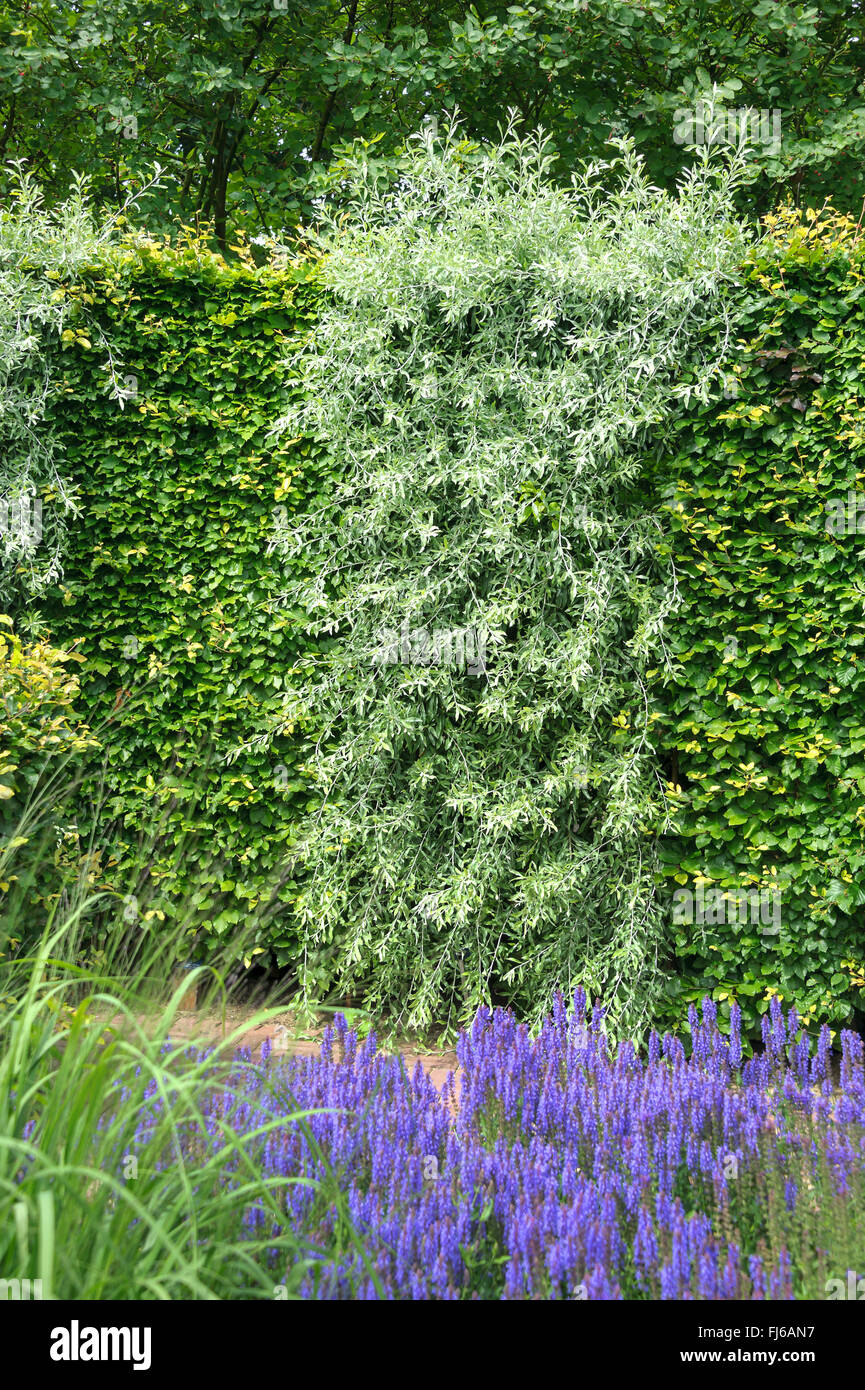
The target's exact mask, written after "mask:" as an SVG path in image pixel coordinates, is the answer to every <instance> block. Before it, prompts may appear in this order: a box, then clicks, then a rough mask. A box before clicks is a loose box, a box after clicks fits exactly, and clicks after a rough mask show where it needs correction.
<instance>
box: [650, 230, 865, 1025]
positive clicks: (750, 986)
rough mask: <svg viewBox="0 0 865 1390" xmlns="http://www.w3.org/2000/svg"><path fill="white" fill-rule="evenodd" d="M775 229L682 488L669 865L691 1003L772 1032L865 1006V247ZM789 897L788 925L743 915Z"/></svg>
mask: <svg viewBox="0 0 865 1390" xmlns="http://www.w3.org/2000/svg"><path fill="white" fill-rule="evenodd" d="M769 225H770V231H771V235H770V236H769V238H768V240H767V241H766V242H765V243H763V244H762V245H761V246H760V247H759V248H758V249H757V250H756V251H755V252H754V253H753V255H752V256H751V258H750V259H749V261H748V262H747V263H746V267H745V273H744V275H743V278H742V286H741V289H740V292H739V296H738V304H737V309H736V314H737V322H738V324H739V330H740V333H741V345H740V348H739V350H738V351H737V353H736V354H735V355H734V356H731V361H730V367H731V376H730V389H729V390H728V397H729V398H728V399H727V400H721V401H720V402H715V403H713V404H709V405H707V406H703V407H697V408H695V409H694V410H693V411H692V412H690V413H689V415H688V417H687V418H686V419H683V420H681V421H680V422H679V431H680V432H679V441H680V453H679V456H678V457H677V458H676V459H675V461H674V463H673V464H672V469H671V475H670V476H672V478H673V479H675V483H674V487H673V489H672V490H671V495H670V503H671V516H672V537H671V547H672V552H673V556H674V559H675V565H676V569H677V571H678V583H679V589H680V598H681V604H680V607H679V609H678V611H677V613H676V615H675V617H674V618H673V620H672V622H671V625H670V640H671V644H672V647H673V652H674V665H673V668H672V672H671V676H670V679H669V680H668V682H667V685H666V691H665V695H664V697H663V700H662V702H661V707H662V708H663V710H664V720H663V724H662V732H661V736H660V742H661V744H662V746H663V747H664V748H665V749H666V750H667V751H668V752H669V753H671V754H673V756H674V763H673V771H672V776H673V780H674V782H676V783H677V784H679V785H678V788H677V789H676V790H675V791H674V792H673V799H674V802H675V804H676V815H675V824H676V829H677V831H678V838H675V839H672V840H670V841H669V842H668V843H667V844H666V846H665V849H664V857H665V860H666V863H667V873H668V875H669V876H670V880H671V885H679V886H681V888H682V889H683V891H684V894H687V893H691V894H694V895H696V892H697V890H698V888H702V890H703V903H704V913H703V915H704V917H705V919H706V920H705V921H704V922H703V923H702V924H698V923H697V922H696V921H695V922H692V923H688V922H687V921H685V920H681V921H680V922H679V924H678V925H677V927H676V929H675V955H676V960H677V966H678V969H679V970H680V971H682V972H684V975H683V978H681V979H680V980H679V981H678V988H679V989H681V990H682V991H683V992H684V1002H687V1000H689V999H695V998H697V997H698V996H700V995H702V994H703V993H704V992H705V990H706V989H707V988H713V989H714V990H715V997H716V998H718V999H720V1000H722V1001H725V1000H729V999H730V998H731V997H733V996H735V997H736V998H738V999H739V1001H740V1003H741V1005H742V1008H743V1010H744V1012H745V1016H746V1018H747V1020H748V1021H749V1022H750V1023H753V1022H754V1021H755V1019H756V1017H757V1015H758V1014H759V1013H760V1012H765V1010H766V1008H767V1007H768V1000H769V998H770V997H771V995H772V994H773V993H776V992H779V993H780V994H781V995H782V997H783V998H784V999H786V1000H787V1001H789V1002H791V1003H795V1004H796V1005H797V1007H798V1008H799V1010H800V1011H801V1013H802V1014H803V1016H804V1017H805V1018H806V1019H812V1020H813V1019H819V1020H824V1019H826V1020H829V1021H830V1022H833V1023H835V1024H837V1023H840V1022H842V1021H848V1020H849V1018H850V1016H851V1009H859V1010H861V1009H862V1005H863V1002H865V969H863V957H865V936H863V909H862V904H863V903H865V727H863V714H862V701H863V698H865V652H863V646H865V581H863V574H862V544H863V532H865V495H863V492H862V491H859V490H860V489H862V484H863V478H865V431H863V427H862V417H863V409H865V382H863V361H865V248H863V242H862V238H861V235H860V233H859V231H858V229H857V228H856V227H855V226H854V224H853V222H852V221H851V220H850V219H847V218H843V217H838V216H835V215H832V214H829V213H826V214H817V213H814V212H813V211H812V212H809V213H808V214H807V216H805V215H802V216H800V215H797V214H792V213H791V214H789V215H784V216H781V217H779V218H770V219H769ZM857 498H858V503H857ZM857 528H858V529H857ZM776 885H777V893H776V897H777V902H778V907H779V912H778V915H777V920H773V921H771V925H770V923H769V922H766V921H758V922H756V923H755V922H754V921H753V920H752V916H753V914H752V913H751V912H750V911H747V912H746V911H744V910H743V911H742V912H741V914H740V912H739V911H738V904H739V903H742V902H743V900H744V899H745V898H746V896H747V894H748V893H755V892H759V891H761V890H762V891H763V892H764V893H765V892H769V893H772V892H773V891H774V890H775V887H776ZM722 893H726V894H727V896H726V898H724V899H723V900H721V894H722ZM682 896H683V894H680V897H682ZM679 916H680V917H682V918H683V917H684V914H682V913H680V914H679ZM740 916H741V917H743V918H744V917H747V920H746V921H742V920H740ZM765 916H766V917H768V916H769V914H768V913H767V914H765ZM767 928H768V929H767ZM682 1005H683V1001H682V996H681V995H679V994H678V993H677V996H676V1000H675V1003H674V1005H673V1008H674V1010H675V1011H676V1012H677V1013H680V1012H681V1009H682Z"/></svg>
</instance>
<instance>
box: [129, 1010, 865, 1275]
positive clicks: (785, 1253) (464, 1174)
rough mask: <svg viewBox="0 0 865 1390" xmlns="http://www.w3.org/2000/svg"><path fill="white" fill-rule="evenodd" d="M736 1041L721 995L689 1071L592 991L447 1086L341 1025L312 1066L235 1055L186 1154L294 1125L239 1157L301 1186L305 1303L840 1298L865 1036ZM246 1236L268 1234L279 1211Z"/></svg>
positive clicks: (864, 1162) (295, 1211)
mask: <svg viewBox="0 0 865 1390" xmlns="http://www.w3.org/2000/svg"><path fill="white" fill-rule="evenodd" d="M740 1023H741V1020H740V1016H739V1013H738V1009H737V1007H736V1006H735V1005H734V1006H733V1008H732V1011H731V1015H730V1021H729V1029H730V1031H729V1034H726V1033H721V1032H720V1031H719V1028H718V1026H717V1019H716V1013H715V1006H714V1005H713V1004H712V1003H711V1001H709V1000H707V1001H704V1004H703V1010H702V1018H701V1019H698V1017H697V1015H696V1014H695V1013H693V1012H692V1018H691V1027H692V1040H691V1048H690V1052H689V1053H688V1054H686V1051H685V1048H684V1046H683V1044H682V1043H681V1042H680V1041H679V1040H677V1039H675V1038H673V1037H670V1036H665V1037H663V1038H661V1037H659V1036H658V1035H657V1034H653V1035H652V1036H651V1038H650V1039H649V1042H648V1045H647V1048H646V1051H645V1055H639V1054H638V1053H637V1052H636V1051H635V1050H634V1048H633V1047H632V1046H631V1045H630V1044H628V1043H623V1044H620V1045H619V1046H617V1047H613V1046H612V1045H611V1043H610V1040H609V1038H608V1036H607V1034H606V1032H605V1029H604V1025H603V1014H602V1012H601V1011H600V1010H597V1009H596V1010H595V1011H593V1012H592V1013H589V1012H587V1009H586V1001H585V998H584V996H583V995H582V994H581V993H579V992H578V994H577V995H576V997H575V1000H574V1007H573V1009H572V1010H567V1009H566V1008H565V1006H564V1004H563V1003H562V1002H559V1003H558V1004H557V1006H556V1008H555V1009H554V1011H553V1013H552V1015H551V1016H550V1017H549V1018H548V1019H547V1020H546V1022H545V1023H544V1024H543V1026H542V1027H541V1029H540V1032H539V1033H538V1034H537V1036H535V1037H532V1036H530V1034H529V1032H528V1030H527V1029H526V1028H525V1026H523V1025H522V1024H520V1023H518V1022H517V1021H516V1020H515V1019H514V1018H513V1017H512V1016H511V1014H509V1013H508V1012H507V1011H505V1010H495V1011H490V1010H481V1011H480V1012H479V1014H478V1015H477V1018H476V1019H475V1022H474V1023H473V1025H472V1027H471V1028H470V1029H469V1030H468V1031H466V1032H465V1033H463V1034H461V1036H460V1038H459V1040H458V1044H457V1056H458V1060H459V1077H458V1079H455V1078H454V1077H450V1078H449V1079H448V1081H447V1083H446V1084H445V1085H444V1087H443V1088H441V1090H439V1089H438V1088H437V1087H436V1085H435V1084H434V1083H433V1082H432V1081H431V1080H430V1078H429V1077H428V1076H427V1075H426V1073H425V1072H424V1071H423V1069H422V1068H421V1067H420V1065H418V1066H417V1067H416V1069H415V1071H414V1073H413V1075H411V1076H409V1075H408V1073H407V1071H406V1069H405V1066H404V1064H403V1062H402V1060H401V1058H400V1057H398V1056H394V1055H391V1054H387V1053H384V1052H381V1051H379V1049H378V1044H377V1041H376V1039H375V1037H374V1036H372V1035H371V1036H369V1037H368V1038H367V1039H366V1040H365V1041H362V1042H361V1041H359V1039H358V1037H357V1036H356V1034H355V1033H353V1032H352V1031H351V1030H350V1029H349V1028H348V1026H347V1024H346V1023H345V1020H344V1019H342V1018H341V1017H338V1018H337V1019H336V1021H335V1023H334V1025H333V1027H332V1028H330V1029H329V1030H328V1032H327V1034H326V1035H325V1039H324V1042H323V1045H322V1049H321V1054H320V1056H318V1057H313V1058H309V1057H297V1058H280V1059H278V1058H276V1057H274V1056H273V1055H272V1054H271V1053H270V1048H269V1044H267V1043H265V1044H264V1046H263V1048H262V1050H261V1059H260V1061H258V1060H256V1061H253V1058H252V1056H251V1054H250V1052H249V1051H246V1052H243V1053H240V1054H238V1057H237V1061H236V1063H235V1064H234V1066H233V1071H232V1078H231V1082H232V1084H231V1085H230V1086H229V1087H214V1089H213V1090H212V1092H209V1093H208V1095H207V1096H206V1099H205V1103H204V1106H203V1114H204V1117H205V1130H204V1131H202V1132H196V1133H195V1134H187V1135H185V1136H184V1138H183V1144H184V1146H185V1148H186V1150H187V1154H188V1156H189V1158H190V1161H192V1160H193V1158H194V1157H195V1155H201V1154H203V1153H206V1152H208V1151H212V1148H213V1146H214V1145H218V1144H219V1143H220V1134H221V1133H222V1132H223V1128H222V1127H223V1125H224V1124H225V1122H226V1121H227V1122H230V1124H231V1125H232V1126H233V1127H234V1129H235V1130H238V1131H240V1132H243V1133H246V1134H248V1133H249V1132H250V1131H252V1130H256V1129H258V1128H260V1127H264V1126H268V1125H271V1124H272V1122H273V1121H274V1119H275V1118H276V1119H283V1120H284V1122H283V1123H280V1124H278V1125H277V1127H276V1128H272V1129H270V1130H269V1131H268V1132H267V1133H266V1134H263V1135H262V1136H261V1138H260V1140H258V1141H255V1140H253V1143H252V1147H251V1148H250V1147H249V1146H247V1147H246V1150H245V1151H246V1152H251V1153H254V1155H255V1158H256V1163H257V1165H258V1167H259V1170H260V1173H261V1176H262V1177H263V1178H265V1179H274V1178H284V1177H285V1176H291V1177H295V1178H297V1179H299V1181H298V1182H296V1183H294V1184H292V1185H290V1186H289V1187H288V1188H287V1189H286V1191H287V1197H286V1202H287V1206H288V1216H289V1219H290V1222H291V1224H292V1226H293V1227H294V1229H295V1230H298V1231H301V1232H302V1233H303V1234H304V1238H305V1243H306V1248H307V1249H308V1252H309V1268H308V1271H307V1273H306V1275H305V1277H304V1280H303V1283H302V1285H301V1289H302V1292H303V1294H304V1295H305V1296H307V1297H309V1298H327V1299H331V1298H349V1297H351V1298H380V1297H384V1298H403V1299H427V1298H436V1299H459V1298H494V1299H498V1298H504V1299H514V1298H556V1299H562V1298H577V1299H634V1298H649V1299H791V1298H826V1297H829V1296H831V1293H832V1290H833V1289H836V1288H838V1289H840V1288H841V1286H842V1285H843V1287H844V1288H845V1289H846V1288H848V1287H849V1286H850V1281H851V1275H852V1276H854V1277H853V1283H854V1284H855V1279H856V1278H859V1277H861V1276H862V1275H863V1272H865V1182H863V1171H865V1072H863V1043H862V1039H861V1038H860V1037H859V1036H858V1035H857V1034H855V1033H852V1032H845V1033H842V1034H841V1037H840V1046H841V1050H840V1054H837V1053H832V1051H831V1049H830V1037H829V1034H828V1032H827V1031H826V1030H825V1029H824V1031H823V1032H822V1033H821V1035H820V1037H819V1040H818V1042H817V1045H816V1048H814V1047H812V1046H811V1045H810V1044H809V1041H808V1039H807V1038H805V1037H803V1036H801V1030H800V1026H799V1023H798V1020H797V1018H796V1015H795V1013H794V1012H792V1011H791V1012H790V1013H788V1014H784V1012H783V1011H782V1009H781V1008H780V1006H779V1004H778V1003H777V1001H774V1002H773V1004H772V1007H771V1010H770V1012H769V1014H768V1016H767V1017H766V1018H765V1020H764V1026H763V1047H762V1049H761V1051H760V1053H759V1055H753V1056H751V1057H748V1058H744V1057H743V1047H742V1041H741V1035H740ZM148 1104H149V1105H150V1106H152V1107H154V1109H153V1110H152V1111H150V1113H149V1114H145V1115H143V1116H142V1125H141V1131H140V1137H141V1138H142V1139H143V1138H146V1134H147V1129H148V1125H149V1124H150V1123H152V1120H153V1115H154V1114H155V1107H157V1106H158V1105H159V1104H161V1102H160V1101H159V1100H158V1099H157V1098H155V1097H154V1098H153V1099H152V1100H151V1101H149V1102H148ZM298 1112H306V1113H305V1114H304V1116H303V1118H299V1116H298ZM309 1112H312V1113H309ZM305 1180H312V1181H305ZM243 1181H244V1183H246V1181H247V1178H246V1176H245V1175H244V1179H243ZM327 1192H330V1194H331V1195H330V1197H329V1198H327V1199H325V1195H324V1194H325V1193H327ZM334 1194H336V1195H334ZM243 1221H244V1223H245V1226H246V1228H247V1230H248V1231H249V1233H250V1235H251V1236H253V1235H254V1236H255V1238H256V1239H260V1238H261V1237H262V1235H264V1234H266V1232H265V1230H264V1229H263V1228H264V1226H265V1225H266V1222H267V1221H270V1222H272V1216H268V1217H267V1218H265V1216H264V1213H263V1210H262V1208H260V1207H259V1206H258V1205H257V1204H256V1203H255V1202H254V1201H253V1202H252V1203H249V1202H248V1200H247V1201H245V1204H244V1210H243ZM348 1222H350V1223H351V1226H353V1228H354V1232H355V1233H356V1237H357V1242H358V1243H357V1244H356V1245H355V1246H354V1247H349V1248H351V1249H352V1253H351V1254H350V1255H349V1256H348V1257H346V1256H345V1255H343V1256H342V1257H340V1258H333V1257H332V1256H330V1255H328V1254H327V1253H326V1252H328V1251H329V1250H333V1249H334V1248H342V1249H343V1250H345V1249H346V1248H347V1247H346V1245H345V1242H344V1240H341V1241H338V1240H337V1239H336V1237H337V1235H338V1234H340V1233H342V1234H343V1235H344V1232H345V1229H346V1226H347V1223H348ZM275 1234H276V1231H274V1235H275ZM361 1247H362V1253H361ZM274 1277H275V1280H276V1281H277V1282H279V1279H280V1271H279V1267H278V1262H277V1257H276V1252H274ZM282 1277H285V1275H284V1271H283V1275H282ZM832 1280H835V1281H837V1282H836V1283H835V1284H832V1283H831V1282H830V1281H832ZM839 1296H843V1295H839Z"/></svg>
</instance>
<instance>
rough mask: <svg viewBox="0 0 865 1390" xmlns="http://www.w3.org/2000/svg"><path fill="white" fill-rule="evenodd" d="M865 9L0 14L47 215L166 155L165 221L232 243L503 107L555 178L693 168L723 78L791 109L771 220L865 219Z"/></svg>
mask: <svg viewBox="0 0 865 1390" xmlns="http://www.w3.org/2000/svg"><path fill="white" fill-rule="evenodd" d="M862 23H863V20H862V7H861V4H860V3H859V2H858V0H854V3H850V2H849V0H847V2H846V3H845V2H844V0H822V3H821V4H820V6H819V7H818V6H816V5H808V4H786V3H783V2H782V0H758V3H753V0H748V3H743V0H732V3H727V2H726V0H720V2H719V0H672V3H670V0H536V3H533V4H528V5H505V4H493V3H484V2H483V0H479V3H477V4H475V5H466V4H465V3H463V2H462V0H436V3H434V4H432V3H418V0H342V3H336V0H194V3H182V2H181V3H177V4H172V5H168V4H164V3H159V2H158V0H76V3H74V4H69V3H58V0H25V2H24V3H18V4H12V5H8V6H6V7H4V10H3V12H2V13H0V92H2V97H0V161H3V160H9V159H10V158H15V157H20V158H24V159H26V160H27V161H28V164H29V165H30V167H31V168H32V169H33V171H34V172H35V174H36V176H37V178H38V180H39V182H40V183H41V184H42V186H43V187H44V188H45V190H46V194H47V197H48V199H49V202H50V201H51V200H52V199H59V198H60V197H62V196H63V195H64V194H65V192H66V190H67V188H68V186H69V182H70V177H71V173H72V171H74V170H78V171H86V172H87V173H88V174H89V175H91V176H92V177H93V181H94V192H95V194H96V196H97V199H98V200H99V201H100V202H101V203H103V204H107V205H114V204H120V203H122V202H123V201H124V198H125V197H126V196H127V195H128V192H129V191H130V189H131V188H134V186H135V185H136V183H137V182H139V181H141V180H143V179H144V178H145V177H146V174H147V172H148V171H149V170H150V169H152V166H153V164H154V162H155V161H158V162H159V163H160V164H161V165H162V167H163V169H164V171H165V177H164V180H163V184H162V188H161V190H159V191H158V192H153V193H152V194H150V195H149V197H148V201H147V219H148V224H149V226H150V227H151V228H153V227H154V226H156V225H157V224H158V222H159V221H160V220H162V221H164V222H165V223H169V222H171V221H172V220H173V219H175V218H177V217H179V218H181V219H183V220H184V221H187V222H192V221H195V220H196V219H205V220H212V221H213V223H214V226H215V232H216V239H217V242H218V244H219V245H220V247H221V248H222V249H223V250H225V249H226V248H227V244H228V243H229V241H230V240H231V231H232V229H236V228H238V227H241V226H242V227H244V228H245V229H246V230H247V231H249V232H251V233H253V232H256V231H266V230H273V231H279V230H280V229H282V228H284V227H286V226H290V225H291V224H292V223H293V222H295V221H296V220H297V218H298V217H299V216H301V217H303V216H307V217H308V216H309V214H310V211H311V207H312V201H311V200H312V199H313V197H314V196H315V194H316V192H320V189H321V182H320V175H321V173H322V172H323V171H324V170H325V169H326V168H327V166H328V165H329V164H331V163H332V161H333V159H334V156H335V155H336V154H338V152H339V149H340V146H341V145H344V144H345V143H346V142H349V141H352V140H354V139H357V138H361V139H363V140H366V141H368V142H370V143H371V144H372V145H374V147H375V149H374V153H375V155H376V157H378V158H389V159H390V158H399V157H400V155H401V151H402V149H403V144H404V140H405V137H406V136H407V134H408V133H409V132H410V131H412V130H414V129H417V127H418V125H419V124H420V123H421V122H422V120H423V118H424V117H425V116H440V115H441V113H442V112H444V111H448V110H453V109H454V108H455V107H458V108H459V111H460V112H461V114H462V116H463V118H464V121H465V128H466V132H467V134H468V135H470V136H473V137H489V136H491V135H494V134H495V133H496V129H497V127H498V125H499V123H502V122H504V121H505V119H506V115H507V112H508V110H510V109H513V110H515V111H517V112H518V113H519V114H520V116H521V117H522V118H523V119H524V121H525V122H526V123H527V124H528V125H529V126H530V127H531V126H535V125H537V124H539V123H540V124H542V125H543V126H544V127H545V129H547V130H548V131H549V132H550V133H551V134H552V136H553V139H554V144H555V148H556V150H557V154H558V159H557V170H558V172H559V173H567V172H569V171H571V170H572V169H574V168H575V167H577V166H578V165H579V163H580V161H581V160H584V159H587V158H593V157H597V156H598V155H599V154H601V153H602V151H603V147H604V145H605V142H606V141H607V139H608V138H609V136H610V133H611V131H612V132H614V133H618V134H621V133H625V132H627V133H629V134H630V135H631V136H632V137H633V139H634V140H635V142H636V145H637V148H638V150H639V151H640V153H641V154H642V155H643V157H644V159H645V162H646V168H647V171H648V173H649V175H650V176H651V177H652V178H653V179H655V180H656V181H658V182H661V183H663V184H664V185H665V186H667V187H672V185H673V183H674V182H675V178H676V175H677V173H678V172H679V170H680V169H681V167H682V165H683V160H684V153H683V146H682V145H681V144H677V143H676V140H675V138H674V131H675V124H676V121H675V113H676V111H677V110H681V109H682V108H693V106H694V104H695V102H696V101H697V100H698V99H699V98H700V96H701V95H702V94H704V93H706V92H708V90H709V89H710V88H711V86H712V85H713V84H715V85H717V87H718V93H719V97H720V99H721V100H722V101H724V102H726V103H727V104H728V106H729V107H730V108H732V109H736V110H738V109H741V108H745V107H753V108H756V109H757V110H759V111H766V112H774V111H777V112H779V114H780V119H781V130H782V141H781V145H780V148H774V147H772V146H770V145H764V147H762V148H758V149H756V150H755V152H754V156H753V161H752V170H751V174H752V181H753V185H754V186H753V187H752V189H751V191H750V193H749V194H748V195H747V196H748V198H749V202H750V205H751V206H752V208H754V210H756V211H758V212H763V211H766V210H767V209H768V208H769V207H771V205H772V204H774V203H775V202H777V201H778V199H779V197H783V196H785V195H787V194H792V195H793V196H794V197H795V198H796V199H797V200H799V201H811V202H813V201H820V200H822V198H823V197H824V196H825V195H826V194H827V193H830V192H831V194H832V196H833V198H834V200H835V202H836V204H838V205H839V206H841V208H842V210H847V211H850V210H852V209H853V208H854V207H855V208H856V210H857V211H858V208H859V206H860V204H861V201H862V197H863V194H865V179H863V172H862V168H861V159H860V156H859V150H860V148H861V143H862V137H863V133H865V98H863V81H865V67H863V62H865V56H863V47H862V41H861V39H862Z"/></svg>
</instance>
